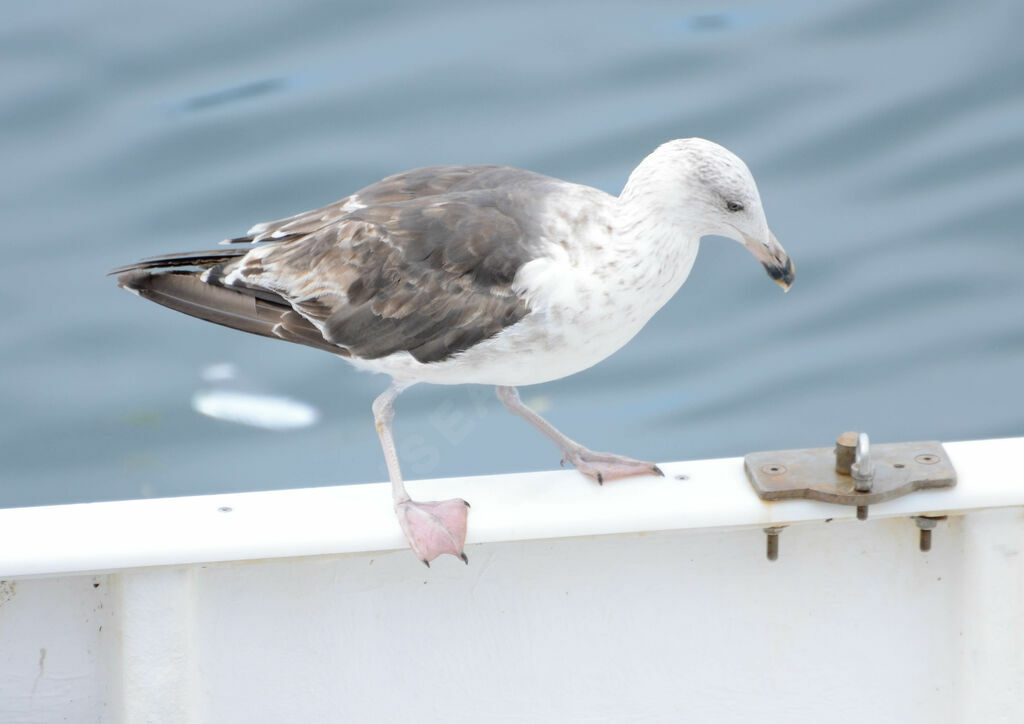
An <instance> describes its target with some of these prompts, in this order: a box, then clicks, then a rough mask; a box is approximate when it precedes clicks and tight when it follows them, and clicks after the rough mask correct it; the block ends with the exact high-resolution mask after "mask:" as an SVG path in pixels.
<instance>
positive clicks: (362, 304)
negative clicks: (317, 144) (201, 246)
mask: <svg viewBox="0 0 1024 724" xmlns="http://www.w3.org/2000/svg"><path fill="white" fill-rule="evenodd" d="M505 171H506V173H507V172H508V171H510V170H505ZM519 173H525V172H519ZM531 176H533V175H532V174H531ZM507 181H508V178H507V177H506V182H507ZM495 186H496V188H490V189H484V190H475V191H469V192H462V193H454V194H453V193H451V192H448V193H446V194H445V196H444V197H443V198H441V197H438V196H436V195H435V196H433V197H425V198H416V199H413V200H411V201H397V202H393V203H376V204H374V205H372V206H368V207H366V208H362V209H359V210H356V211H353V212H350V213H349V214H347V215H346V216H345V217H344V218H342V219H341V220H339V221H336V222H333V223H329V224H327V225H325V226H322V227H321V228H320V229H319V230H317V231H315V232H313V233H311V234H309V235H307V236H305V237H303V238H300V239H297V240H289V241H284V242H278V243H270V244H267V245H264V246H261V247H257V248H256V249H254V250H253V251H251V252H250V253H248V254H247V255H246V256H245V257H244V258H242V259H241V260H239V261H238V262H235V263H231V264H225V265H222V268H220V269H215V271H216V272H217V275H218V276H219V277H220V278H223V279H224V280H225V281H226V283H229V284H238V285H243V286H245V287H248V288H251V289H267V290H270V291H272V292H273V293H275V294H278V295H280V296H281V297H283V298H284V299H286V300H287V301H288V302H289V303H290V304H291V305H292V306H293V307H294V308H295V309H296V311H298V312H299V313H300V314H302V315H303V317H305V318H307V319H308V320H310V321H311V322H312V323H313V324H314V325H316V327H317V328H318V329H320V331H321V332H322V334H323V336H324V338H325V339H326V340H327V341H328V342H329V343H331V344H336V345H340V346H342V347H344V348H345V349H347V350H349V352H350V353H351V354H352V355H354V356H358V357H361V358H364V359H376V358H379V357H384V356H386V355H389V354H393V353H395V352H401V351H406V352H409V353H410V354H412V355H413V356H414V357H415V358H416V359H417V360H419V361H420V362H436V361H439V360H444V359H447V358H449V357H451V356H452V355H455V354H457V353H458V352H461V351H463V350H465V349H467V348H469V347H471V346H472V345H474V344H476V343H477V342H479V341H481V340H484V339H487V338H489V337H492V336H493V335H495V334H497V333H498V332H499V331H501V330H502V329H504V328H505V327H508V326H509V325H512V324H515V323H516V322H518V321H519V320H520V319H522V318H523V316H525V315H526V314H527V312H528V311H529V310H528V308H527V306H526V304H525V302H524V301H523V300H522V299H521V298H520V297H518V296H517V295H516V294H515V292H514V291H513V290H512V289H511V284H512V280H513V278H514V277H515V275H516V272H517V271H518V270H519V268H520V267H522V265H523V264H525V263H526V262H528V261H529V260H530V259H532V258H534V257H535V256H536V253H537V249H536V248H535V246H536V242H535V241H533V242H531V239H535V238H536V236H535V235H533V234H530V233H529V232H528V230H526V229H524V226H528V222H527V221H526V220H528V219H530V211H531V210H530V209H529V208H526V207H524V203H523V202H524V198H523V196H522V194H521V193H520V192H519V191H517V187H516V186H515V184H511V185H510V184H508V183H506V184H504V185H503V184H495ZM370 188H373V187H370ZM361 193H362V192H361ZM526 206H528V204H527V205H526Z"/></svg>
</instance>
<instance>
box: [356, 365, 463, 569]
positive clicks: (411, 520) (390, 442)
mask: <svg viewBox="0 0 1024 724" xmlns="http://www.w3.org/2000/svg"><path fill="white" fill-rule="evenodd" d="M407 386H408V385H405V386H403V385H399V384H397V383H392V385H391V387H389V388H388V389H387V390H386V391H385V392H384V393H383V394H382V395H381V396H380V397H378V398H377V399H376V400H374V401H373V419H374V422H376V424H377V435H378V436H379V437H380V445H381V447H382V448H383V449H384V461H385V463H386V464H387V466H388V477H390V478H391V495H392V498H393V499H394V502H395V515H396V516H398V524H399V525H400V526H401V527H402V532H403V533H405V537H406V539H408V541H409V546H410V547H411V548H412V550H413V553H415V554H416V557H417V558H419V559H420V560H421V561H423V563H424V564H425V565H426V566H427V567H428V568H429V567H430V561H432V560H434V559H435V558H437V557H438V556H439V555H441V554H442V553H451V554H452V555H453V556H458V557H459V558H461V559H462V560H463V561H465V562H466V563H469V558H468V557H467V556H466V554H465V552H464V551H463V547H464V545H465V542H466V518H467V514H468V511H469V503H467V502H466V501H465V500H462V499H461V498H454V499H452V500H441V501H430V502H423V503H420V502H417V501H415V500H412V499H411V498H410V497H409V493H408V492H406V490H405V484H404V483H403V482H402V471H401V469H400V468H399V467H398V452H397V450H396V449H395V440H394V438H393V437H392V435H391V421H392V420H393V419H394V417H395V409H394V406H393V404H394V401H395V398H396V397H398V395H399V393H401V391H402V390H404V389H405V387H407Z"/></svg>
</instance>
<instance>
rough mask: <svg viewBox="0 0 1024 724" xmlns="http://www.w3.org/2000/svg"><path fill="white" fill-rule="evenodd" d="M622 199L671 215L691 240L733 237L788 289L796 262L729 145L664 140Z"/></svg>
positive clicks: (633, 176) (632, 178)
mask: <svg viewBox="0 0 1024 724" xmlns="http://www.w3.org/2000/svg"><path fill="white" fill-rule="evenodd" d="M622 198H623V199H624V200H627V203H634V204H638V205H639V206H641V207H646V208H647V210H648V211H649V212H654V213H656V214H658V215H659V216H661V217H663V218H668V219H670V220H671V223H673V224H674V225H675V226H676V227H677V228H681V229H685V233H686V234H687V235H688V236H690V238H696V239H699V238H700V237H702V236H709V235H715V236H725V237H728V238H730V239H735V240H736V241H738V242H739V243H741V244H743V246H745V247H746V248H747V250H749V251H750V253H751V254H753V255H754V257H755V258H756V259H757V260H758V261H759V262H761V264H762V265H763V266H764V268H765V271H767V272H768V276H769V277H771V278H772V279H773V280H774V281H775V282H776V283H778V284H779V286H781V287H782V288H783V289H784V290H785V291H789V287H790V285H791V284H792V283H793V276H794V273H793V262H792V261H790V259H789V255H787V254H786V250H785V249H783V248H782V245H781V244H780V243H779V240H778V239H776V238H775V234H773V233H772V232H771V229H769V228H768V221H767V220H766V219H765V215H764V208H763V207H762V206H761V195H760V194H759V193H758V191H757V184H756V183H754V177H753V176H752V175H751V173H750V169H748V168H747V165H746V164H745V163H743V161H742V160H741V159H740V158H739V157H738V156H737V155H736V154H734V153H732V152H731V151H729V150H728V149H726V148H723V147H722V146H719V145H718V144H717V143H713V142H711V141H708V140H705V139H703V138H680V139H677V140H675V141H669V142H668V143H664V144H662V145H661V146H659V147H658V148H657V149H655V151H654V152H653V153H651V154H650V155H649V156H648V157H647V158H645V159H644V160H643V162H642V163H641V164H640V165H639V166H637V168H636V170H635V171H633V173H632V174H631V175H630V177H629V181H628V182H627V183H626V188H625V189H623V193H622Z"/></svg>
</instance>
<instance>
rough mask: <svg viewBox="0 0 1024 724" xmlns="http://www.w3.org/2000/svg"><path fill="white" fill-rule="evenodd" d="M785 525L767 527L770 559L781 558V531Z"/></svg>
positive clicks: (767, 550)
mask: <svg viewBox="0 0 1024 724" xmlns="http://www.w3.org/2000/svg"><path fill="white" fill-rule="evenodd" d="M785 527H786V526H784V525H777V526H772V527H771V528H765V529H764V532H765V533H767V535H768V547H767V549H766V552H767V554H768V560H770V561H775V560H778V559H779V533H781V532H782V529H783V528H785Z"/></svg>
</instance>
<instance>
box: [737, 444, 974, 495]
mask: <svg viewBox="0 0 1024 724" xmlns="http://www.w3.org/2000/svg"><path fill="white" fill-rule="evenodd" d="M871 460H872V462H873V463H874V467H875V474H874V477H873V478H872V480H871V490H870V491H869V492H864V493H861V492H857V490H855V489H854V485H855V484H856V481H855V480H854V479H853V478H852V477H851V476H849V475H844V474H842V473H838V472H836V455H835V449H834V448H830V447H819V448H809V449H805V450H777V451H774V452H757V453H750V454H749V455H747V456H746V457H745V458H743V462H744V467H745V468H746V471H747V477H748V478H749V479H750V482H751V484H752V485H753V486H754V490H756V491H757V494H758V495H759V496H760V497H761V499H762V500H786V499H790V498H810V499H811V500H822V501H825V502H827V503H842V504H844V505H858V506H864V505H873V504H875V503H881V502H883V501H885V500H892V499H893V498H898V497H900V496H902V495H906V494H907V493H912V492H914V491H915V490H919V489H921V488H950V487H953V486H954V485H956V470H954V469H953V464H952V463H951V462H950V460H949V456H948V455H947V454H946V450H945V448H943V447H942V443H940V442H935V441H928V442H898V443H883V444H878V445H875V444H872V445H871Z"/></svg>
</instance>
